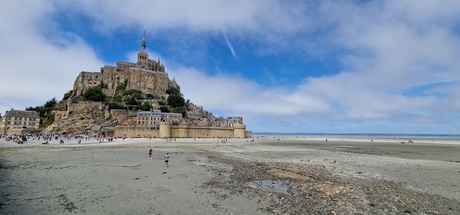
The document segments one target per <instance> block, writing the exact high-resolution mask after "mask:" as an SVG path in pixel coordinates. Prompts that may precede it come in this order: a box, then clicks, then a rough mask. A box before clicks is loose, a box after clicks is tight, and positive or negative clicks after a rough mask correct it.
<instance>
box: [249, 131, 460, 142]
mask: <svg viewBox="0 0 460 215" xmlns="http://www.w3.org/2000/svg"><path fill="white" fill-rule="evenodd" d="M252 136H253V137H262V136H265V137H317V138H326V137H328V138H358V139H411V140H417V139H418V140H457V141H460V134H373V133H369V134H366V133H362V134H358V133H348V134H347V133H343V134H337V133H270V132H253V133H252Z"/></svg>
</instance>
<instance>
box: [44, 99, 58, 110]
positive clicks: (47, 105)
mask: <svg viewBox="0 0 460 215" xmlns="http://www.w3.org/2000/svg"><path fill="white" fill-rule="evenodd" d="M56 104H57V101H56V98H52V99H51V100H49V101H47V102H46V103H45V107H46V108H52V107H54V105H56Z"/></svg>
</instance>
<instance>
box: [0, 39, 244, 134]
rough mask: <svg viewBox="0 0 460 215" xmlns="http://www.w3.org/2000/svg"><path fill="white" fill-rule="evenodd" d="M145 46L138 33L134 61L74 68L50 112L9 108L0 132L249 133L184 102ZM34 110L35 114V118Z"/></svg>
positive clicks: (237, 122) (237, 121) (236, 120)
mask: <svg viewBox="0 0 460 215" xmlns="http://www.w3.org/2000/svg"><path fill="white" fill-rule="evenodd" d="M146 48H147V41H146V37H145V31H144V36H143V39H142V44H141V49H140V51H139V53H138V54H137V62H135V63H133V62H124V61H118V62H117V63H116V65H115V66H111V65H105V66H103V67H102V68H101V69H100V71H99V72H94V71H93V72H91V71H82V72H80V73H79V74H78V76H77V77H76V79H75V82H74V85H73V88H72V90H71V91H69V92H67V93H66V94H65V95H64V98H63V100H62V101H60V102H57V101H56V100H52V101H48V102H47V103H46V104H45V105H44V108H46V107H48V108H50V107H52V111H50V109H46V111H45V112H44V113H43V107H36V108H29V109H27V110H26V111H21V110H14V109H11V110H10V111H7V112H6V114H5V115H4V116H3V117H2V119H1V125H0V130H1V133H2V134H23V133H30V132H37V133H38V132H39V133H42V134H55V133H66V134H85V135H102V136H106V137H107V136H115V137H162V138H175V137H219V138H224V137H235V138H246V137H250V136H251V132H250V131H246V125H245V124H244V123H243V118H242V117H240V116H237V117H216V116H214V115H213V114H212V113H210V112H208V111H206V110H204V108H203V107H202V106H197V105H195V104H193V103H192V102H191V101H190V100H185V99H184V96H183V94H182V93H181V91H180V86H179V84H178V83H177V82H176V81H175V79H172V80H171V79H170V78H169V76H168V73H167V72H166V68H165V66H164V64H163V63H161V61H160V59H159V58H158V60H152V59H149V54H148V53H147V50H146ZM34 111H37V112H40V116H39V114H37V113H34ZM45 115H46V116H45ZM40 118H41V120H39V119H40ZM32 121H33V122H34V123H30V122H32ZM39 121H41V122H42V123H41V124H40V123H38V122H39Z"/></svg>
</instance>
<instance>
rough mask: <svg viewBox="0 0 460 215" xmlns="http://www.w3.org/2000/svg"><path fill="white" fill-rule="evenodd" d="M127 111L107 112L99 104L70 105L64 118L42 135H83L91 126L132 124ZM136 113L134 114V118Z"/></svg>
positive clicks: (55, 122) (54, 123) (59, 119)
mask: <svg viewBox="0 0 460 215" xmlns="http://www.w3.org/2000/svg"><path fill="white" fill-rule="evenodd" d="M131 112H132V111H131ZM131 112H130V111H128V110H109V109H108V108H107V106H106V105H103V104H102V103H99V102H84V103H78V104H70V105H69V107H68V111H67V114H66V116H64V117H62V118H56V119H55V120H54V122H53V124H51V125H50V126H48V127H47V128H46V129H45V130H43V133H61V132H67V133H80V134H84V133H86V132H87V131H89V129H90V128H91V126H92V125H103V126H117V125H120V124H121V123H122V122H127V123H130V124H131V123H133V122H132V121H134V122H135V118H134V117H132V115H133V113H131ZM135 115H136V113H134V116H135ZM130 116H131V117H130Z"/></svg>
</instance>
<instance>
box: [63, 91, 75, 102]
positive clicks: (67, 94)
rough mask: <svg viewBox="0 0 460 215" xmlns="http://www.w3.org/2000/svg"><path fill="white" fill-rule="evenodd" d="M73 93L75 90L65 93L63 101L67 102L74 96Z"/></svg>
mask: <svg viewBox="0 0 460 215" xmlns="http://www.w3.org/2000/svg"><path fill="white" fill-rule="evenodd" d="M72 93H73V90H70V91H69V92H67V93H65V94H64V98H62V100H67V99H68V98H70V96H71V95H72Z"/></svg>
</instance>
